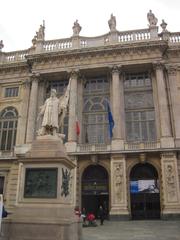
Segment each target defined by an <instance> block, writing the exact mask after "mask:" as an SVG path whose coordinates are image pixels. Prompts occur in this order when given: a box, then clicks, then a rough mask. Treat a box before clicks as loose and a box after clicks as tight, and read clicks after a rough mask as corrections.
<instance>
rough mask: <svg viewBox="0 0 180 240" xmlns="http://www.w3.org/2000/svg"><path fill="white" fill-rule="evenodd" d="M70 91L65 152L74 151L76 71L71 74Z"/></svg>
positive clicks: (75, 135) (75, 140) (75, 136)
mask: <svg viewBox="0 0 180 240" xmlns="http://www.w3.org/2000/svg"><path fill="white" fill-rule="evenodd" d="M70 78H71V90H70V99H69V124H68V143H67V144H66V147H67V151H68V152H69V151H70V152H74V151H76V146H77V134H76V118H77V79H78V71H73V72H72V73H71V76H70Z"/></svg>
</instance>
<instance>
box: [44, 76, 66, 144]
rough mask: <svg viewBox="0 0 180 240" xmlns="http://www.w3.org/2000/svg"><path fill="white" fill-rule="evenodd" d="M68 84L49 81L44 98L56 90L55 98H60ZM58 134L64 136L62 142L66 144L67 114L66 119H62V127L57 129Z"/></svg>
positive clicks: (59, 81) (61, 81) (63, 81)
mask: <svg viewBox="0 0 180 240" xmlns="http://www.w3.org/2000/svg"><path fill="white" fill-rule="evenodd" d="M68 82H69V81H68V80H55V81H49V83H48V88H47V92H46V98H48V97H50V92H51V89H56V91H57V97H58V98H59V97H61V96H62V95H63V94H64V92H65V90H66V87H67V85H68ZM59 132H60V133H63V134H65V139H64V141H65V142H67V138H68V112H67V114H66V117H65V118H64V123H63V126H61V128H60V129H59Z"/></svg>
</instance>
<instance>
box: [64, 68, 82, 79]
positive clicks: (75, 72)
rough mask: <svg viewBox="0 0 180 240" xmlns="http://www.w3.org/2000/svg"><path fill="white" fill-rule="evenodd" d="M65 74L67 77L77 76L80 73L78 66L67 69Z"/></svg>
mask: <svg viewBox="0 0 180 240" xmlns="http://www.w3.org/2000/svg"><path fill="white" fill-rule="evenodd" d="M67 74H68V76H69V78H77V77H78V76H79V75H80V70H79V68H75V69H69V70H67Z"/></svg>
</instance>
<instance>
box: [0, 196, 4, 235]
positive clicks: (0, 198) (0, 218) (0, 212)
mask: <svg viewBox="0 0 180 240" xmlns="http://www.w3.org/2000/svg"><path fill="white" fill-rule="evenodd" d="M2 215H3V195H2V194H0V233H1V224H2Z"/></svg>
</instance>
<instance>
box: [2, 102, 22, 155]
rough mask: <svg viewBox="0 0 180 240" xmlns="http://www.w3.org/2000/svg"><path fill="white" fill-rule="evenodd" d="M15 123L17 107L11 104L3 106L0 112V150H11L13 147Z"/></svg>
mask: <svg viewBox="0 0 180 240" xmlns="http://www.w3.org/2000/svg"><path fill="white" fill-rule="evenodd" d="M7 115H9V116H7ZM17 125H18V111H17V109H16V108H15V107H13V106H8V107H6V108H4V109H3V110H2V111H1V112H0V150H1V151H11V150H13V147H14V146H15V144H16V135H17ZM9 136H10V137H9ZM3 138H4V139H3Z"/></svg>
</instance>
